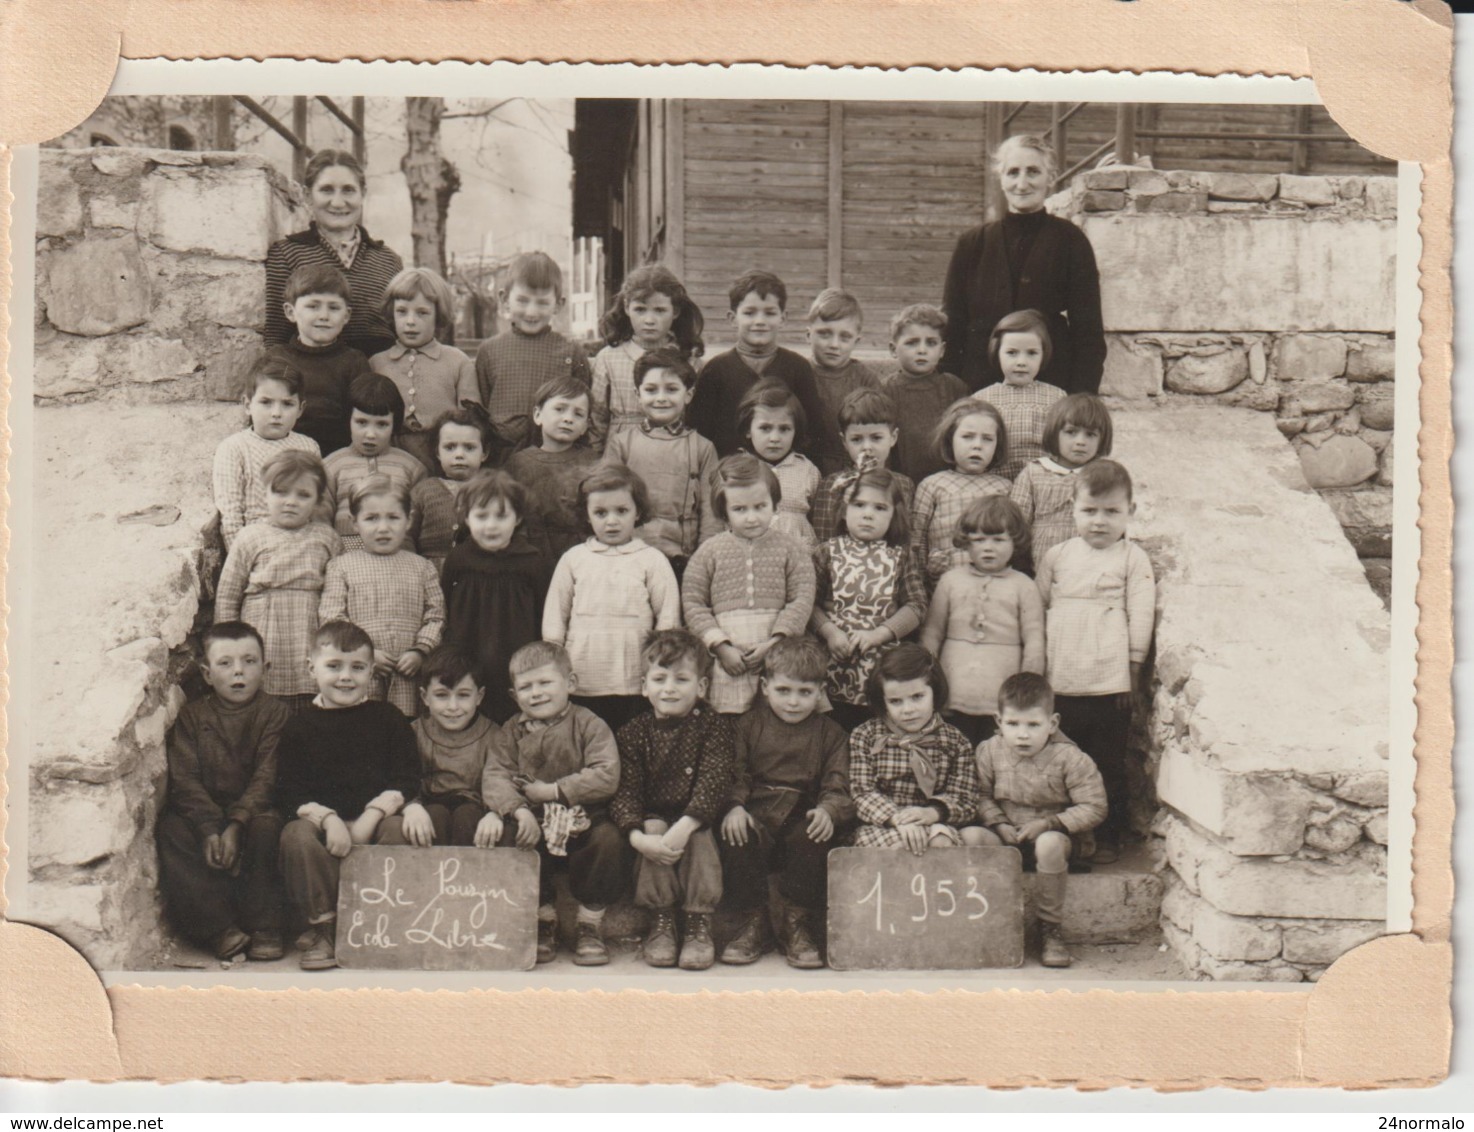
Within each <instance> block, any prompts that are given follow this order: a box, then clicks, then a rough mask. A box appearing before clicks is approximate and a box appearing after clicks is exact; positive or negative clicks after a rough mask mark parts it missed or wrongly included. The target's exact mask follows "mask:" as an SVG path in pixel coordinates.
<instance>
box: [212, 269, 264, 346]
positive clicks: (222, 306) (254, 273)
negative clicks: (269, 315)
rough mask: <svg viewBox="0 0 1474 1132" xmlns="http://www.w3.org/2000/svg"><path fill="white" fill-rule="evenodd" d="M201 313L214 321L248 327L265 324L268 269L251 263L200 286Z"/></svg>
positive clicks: (253, 328)
mask: <svg viewBox="0 0 1474 1132" xmlns="http://www.w3.org/2000/svg"><path fill="white" fill-rule="evenodd" d="M199 293H200V313H201V315H203V316H204V317H205V318H206V319H208V320H209V321H211V322H218V323H219V324H220V325H222V326H233V327H238V328H242V329H247V330H258V329H260V327H262V326H263V325H264V324H265V308H264V306H263V304H264V303H265V301H266V268H265V267H264V266H258V265H256V264H252V265H250V266H246V267H242V268H241V269H240V270H238V271H234V272H232V273H231V274H229V275H222V276H219V277H218V278H215V279H211V280H209V281H207V282H205V283H204V284H203V285H202V286H201V287H200V292H199Z"/></svg>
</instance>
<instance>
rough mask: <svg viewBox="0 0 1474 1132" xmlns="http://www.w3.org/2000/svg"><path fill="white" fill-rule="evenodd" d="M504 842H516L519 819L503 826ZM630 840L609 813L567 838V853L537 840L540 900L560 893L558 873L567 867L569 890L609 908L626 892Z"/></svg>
mask: <svg viewBox="0 0 1474 1132" xmlns="http://www.w3.org/2000/svg"><path fill="white" fill-rule="evenodd" d="M497 844H498V845H502V846H507V847H510V846H513V845H516V844H517V822H516V821H515V820H513V819H508V820H507V822H506V824H505V825H503V827H502V838H501V840H500V841H498V842H497ZM630 852H631V850H630V847H629V842H628V841H626V840H625V839H624V837H623V836H622V835H621V834H620V832H619V827H618V826H616V825H615V824H614V823H613V822H612V821H610V820H609V819H608V818H607V817H602V816H600V817H596V818H594V819H593V823H592V824H591V825H590V826H589V828H588V829H586V830H584V831H583V832H582V833H575V834H574V835H573V836H572V837H570V838H569V839H568V856H566V857H557V856H554V855H553V854H552V853H549V852H548V846H547V842H545V841H539V842H538V843H537V853H538V858H539V861H538V873H537V875H538V903H540V904H551V903H553V900H554V898H555V897H556V895H557V875H558V871H559V870H561V869H567V870H568V891H569V892H571V893H572V894H573V899H575V900H577V901H578V902H579V903H580V904H582V905H583V906H584V907H586V908H607V907H608V906H609V905H611V904H613V903H615V902H617V901H618V900H619V899H620V897H622V896H623V895H624V885H625V877H627V876H629V854H630Z"/></svg>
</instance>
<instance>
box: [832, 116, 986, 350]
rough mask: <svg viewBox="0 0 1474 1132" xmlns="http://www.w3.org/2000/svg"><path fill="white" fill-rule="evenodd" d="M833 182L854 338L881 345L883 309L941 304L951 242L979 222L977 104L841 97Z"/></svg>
mask: <svg viewBox="0 0 1474 1132" xmlns="http://www.w3.org/2000/svg"><path fill="white" fill-rule="evenodd" d="M843 189H844V207H843V215H844V241H843V280H844V286H845V287H846V288H847V289H849V290H850V291H852V292H854V294H855V296H856V297H857V298H858V299H859V300H860V305H861V307H862V308H863V310H864V312H865V333H864V340H863V345H864V346H865V347H866V348H868V349H881V350H884V349H886V348H887V347H888V344H889V334H888V327H889V323H890V318H891V316H892V315H893V314H895V313H896V312H897V311H898V310H900V309H901V308H902V307H904V306H906V305H907V304H909V303H920V302H926V303H935V304H940V303H941V300H942V281H943V278H944V276H945V275H946V271H947V261H948V260H949V259H950V258H951V255H952V248H953V245H954V244H955V243H956V242H957V237H958V236H959V235H960V234H961V233H962V232H964V231H965V230H966V229H968V228H971V227H972V226H974V225H975V224H978V223H980V222H981V218H982V212H983V189H984V155H983V116H982V113H981V112H980V107H979V106H977V105H975V104H968V103H955V102H953V103H948V102H941V103H923V102H912V103H880V102H846V103H845V106H844V162H843Z"/></svg>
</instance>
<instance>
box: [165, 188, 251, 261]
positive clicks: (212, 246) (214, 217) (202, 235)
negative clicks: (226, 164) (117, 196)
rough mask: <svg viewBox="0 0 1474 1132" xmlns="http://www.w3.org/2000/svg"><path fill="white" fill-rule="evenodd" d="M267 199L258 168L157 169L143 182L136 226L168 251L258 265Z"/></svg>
mask: <svg viewBox="0 0 1474 1132" xmlns="http://www.w3.org/2000/svg"><path fill="white" fill-rule="evenodd" d="M271 196H272V190H271V185H270V182H269V181H268V179H267V177H266V174H265V172H264V170H261V169H255V168H224V169H209V170H203V171H201V170H198V169H190V170H187V171H176V170H173V169H159V170H156V171H154V172H153V173H152V174H150V175H149V176H148V177H147V178H146V179H145V180H144V189H143V208H142V211H141V212H140V215H139V227H140V230H142V231H144V232H147V233H148V236H149V239H150V240H151V241H152V242H153V243H154V244H156V245H157V246H159V247H161V248H168V249H170V250H172V251H180V252H206V253H209V254H212V255H218V256H225V257H228V258H232V259H249V260H264V259H265V258H266V249H267V247H268V245H269V244H270V242H271V235H270V233H271V229H272V201H271Z"/></svg>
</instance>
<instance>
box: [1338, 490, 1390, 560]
mask: <svg viewBox="0 0 1474 1132" xmlns="http://www.w3.org/2000/svg"><path fill="white" fill-rule="evenodd" d="M1322 497H1323V498H1324V499H1325V501H1326V502H1327V503H1329V504H1330V506H1331V510H1332V511H1333V512H1334V513H1335V515H1336V521H1337V522H1339V523H1340V524H1341V526H1342V528H1343V529H1344V530H1345V531H1346V537H1347V538H1348V539H1350V540H1351V545H1352V546H1354V547H1356V552H1357V554H1358V555H1360V556H1361V557H1363V558H1388V557H1390V556H1391V547H1392V490H1391V489H1390V488H1370V489H1367V490H1364V491H1325V492H1323V493H1322Z"/></svg>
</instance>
